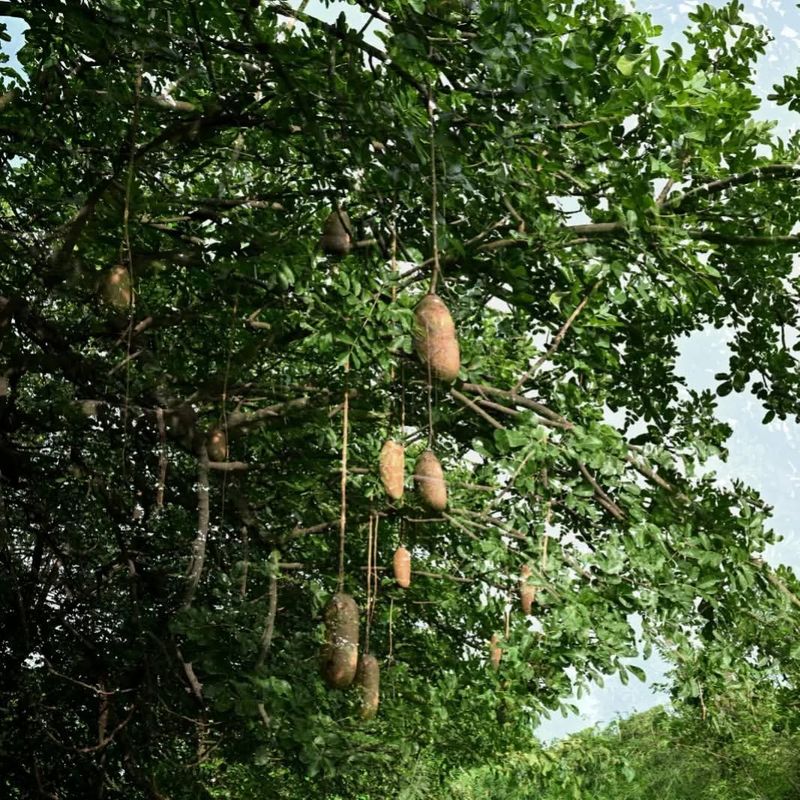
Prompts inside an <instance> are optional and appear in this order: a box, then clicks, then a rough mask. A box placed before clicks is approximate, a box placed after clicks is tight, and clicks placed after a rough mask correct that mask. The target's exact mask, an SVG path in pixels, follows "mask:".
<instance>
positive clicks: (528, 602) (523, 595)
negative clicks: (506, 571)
mask: <svg viewBox="0 0 800 800" xmlns="http://www.w3.org/2000/svg"><path fill="white" fill-rule="evenodd" d="M530 576H531V568H530V567H529V566H528V565H527V564H524V565H523V567H522V569H521V570H520V572H519V599H520V603H521V605H522V611H523V613H524V614H526V615H527V614H530V613H531V608H533V601H534V600H535V599H536V587H535V586H531V585H530V584H529V583H528V578H530Z"/></svg>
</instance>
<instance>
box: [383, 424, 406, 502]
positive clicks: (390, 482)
mask: <svg viewBox="0 0 800 800" xmlns="http://www.w3.org/2000/svg"><path fill="white" fill-rule="evenodd" d="M405 465H406V451H405V448H404V447H403V445H401V444H400V442H396V441H394V439H387V440H386V441H385V442H384V443H383V447H381V455H380V471H381V482H382V483H383V488H384V489H385V490H386V494H388V495H389V497H391V499H392V500H399V499H400V498H401V497H402V496H403V484H404V482H405V477H406V466H405Z"/></svg>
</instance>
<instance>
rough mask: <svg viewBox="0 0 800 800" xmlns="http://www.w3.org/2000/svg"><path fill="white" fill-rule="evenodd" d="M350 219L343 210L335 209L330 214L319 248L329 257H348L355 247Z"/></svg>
mask: <svg viewBox="0 0 800 800" xmlns="http://www.w3.org/2000/svg"><path fill="white" fill-rule="evenodd" d="M352 230H353V229H352V228H351V227H350V217H348V216H347V212H345V211H343V210H342V209H341V208H335V209H334V210H333V211H331V213H330V214H328V217H327V218H326V220H325V222H324V224H323V226H322V236H321V237H320V240H319V246H320V247H321V248H322V252H323V253H325V255H328V256H346V255H347V254H348V253H349V252H350V248H351V247H352V246H353V236H352Z"/></svg>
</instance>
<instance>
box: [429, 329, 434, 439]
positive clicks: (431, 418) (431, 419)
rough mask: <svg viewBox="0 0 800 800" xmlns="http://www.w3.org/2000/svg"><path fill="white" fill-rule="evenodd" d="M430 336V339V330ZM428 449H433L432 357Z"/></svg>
mask: <svg viewBox="0 0 800 800" xmlns="http://www.w3.org/2000/svg"><path fill="white" fill-rule="evenodd" d="M428 338H429V339H430V332H428ZM428 449H430V450H433V376H432V375H431V360H430V358H429V359H428Z"/></svg>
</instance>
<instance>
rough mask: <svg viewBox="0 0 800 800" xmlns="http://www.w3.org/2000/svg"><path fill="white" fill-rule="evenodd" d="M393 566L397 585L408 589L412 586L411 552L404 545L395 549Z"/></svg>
mask: <svg viewBox="0 0 800 800" xmlns="http://www.w3.org/2000/svg"><path fill="white" fill-rule="evenodd" d="M392 566H393V568H394V579H395V580H396V581H397V585H398V586H399V587H400V588H401V589H408V587H409V586H411V553H409V552H408V550H406V548H405V547H403V546H402V545H400V547H398V548H397V550H395V551H394V558H392Z"/></svg>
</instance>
